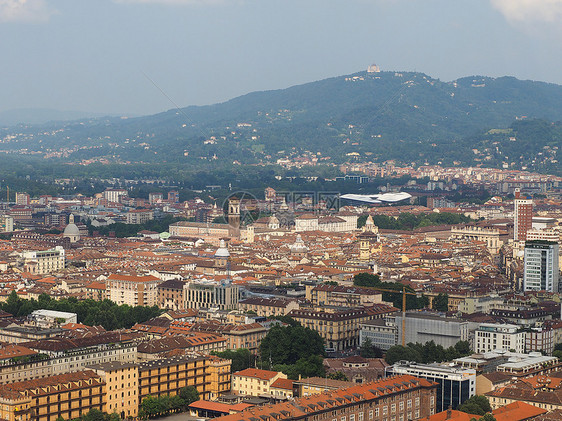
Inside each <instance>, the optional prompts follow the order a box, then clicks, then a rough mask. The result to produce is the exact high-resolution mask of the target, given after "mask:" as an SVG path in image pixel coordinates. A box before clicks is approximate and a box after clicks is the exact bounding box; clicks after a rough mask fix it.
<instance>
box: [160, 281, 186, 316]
mask: <svg viewBox="0 0 562 421" xmlns="http://www.w3.org/2000/svg"><path fill="white" fill-rule="evenodd" d="M184 286H185V282H184V281H182V280H180V279H168V280H166V281H164V282H162V283H161V284H159V285H158V287H157V288H158V307H160V308H165V309H168V310H179V309H183V304H184V302H183V287H184Z"/></svg>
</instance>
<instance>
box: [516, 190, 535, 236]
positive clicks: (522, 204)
mask: <svg viewBox="0 0 562 421" xmlns="http://www.w3.org/2000/svg"><path fill="white" fill-rule="evenodd" d="M513 207H514V218H515V219H514V221H513V239H514V240H515V241H526V240H527V231H529V230H530V229H531V228H532V227H533V200H532V199H529V198H523V197H521V193H520V192H519V190H516V191H515V200H514V202H513Z"/></svg>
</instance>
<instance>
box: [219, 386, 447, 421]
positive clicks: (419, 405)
mask: <svg viewBox="0 0 562 421" xmlns="http://www.w3.org/2000/svg"><path fill="white" fill-rule="evenodd" d="M436 390H437V384H435V383H433V382H430V381H428V380H425V379H418V378H415V377H414V376H409V375H401V376H393V377H391V378H386V379H381V380H378V381H376V382H372V383H366V384H362V385H355V386H352V387H348V388H344V389H338V390H333V391H330V392H326V393H323V394H319V395H311V396H306V397H301V398H297V399H295V400H291V401H287V402H283V403H278V404H275V405H264V406H258V407H252V408H248V409H246V410H244V411H242V412H239V413H236V414H232V415H225V416H223V417H219V418H215V420H217V421H254V420H259V419H275V420H302V421H313V420H314V421H317V420H335V419H337V420H342V421H367V420H384V419H386V420H395V421H406V420H415V419H421V418H426V417H428V416H430V415H433V414H434V413H435V402H436Z"/></svg>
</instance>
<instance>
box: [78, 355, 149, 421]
mask: <svg viewBox="0 0 562 421" xmlns="http://www.w3.org/2000/svg"><path fill="white" fill-rule="evenodd" d="M88 368H89V369H90V370H92V371H94V372H95V373H96V374H97V375H99V376H100V377H101V378H102V380H103V382H104V383H105V384H104V390H103V394H104V402H105V408H106V412H107V413H109V414H113V413H115V414H118V415H119V416H120V417H121V419H123V420H124V419H127V418H135V417H136V416H137V415H138V409H139V404H140V401H139V397H138V391H139V384H138V381H139V368H138V365H137V364H136V363H134V362H129V363H124V362H118V361H113V362H108V363H102V364H95V365H91V366H89V367H88Z"/></svg>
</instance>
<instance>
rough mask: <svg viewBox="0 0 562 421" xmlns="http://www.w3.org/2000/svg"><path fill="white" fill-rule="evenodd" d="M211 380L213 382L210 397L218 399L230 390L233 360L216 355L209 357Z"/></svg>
mask: <svg viewBox="0 0 562 421" xmlns="http://www.w3.org/2000/svg"><path fill="white" fill-rule="evenodd" d="M208 358H209V368H208V371H209V375H210V378H209V381H210V382H211V388H210V399H217V398H218V397H220V396H221V395H224V394H226V393H228V392H230V384H231V376H230V367H231V365H232V360H228V359H226V358H220V357H217V356H214V355H210V356H209V357H208Z"/></svg>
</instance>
